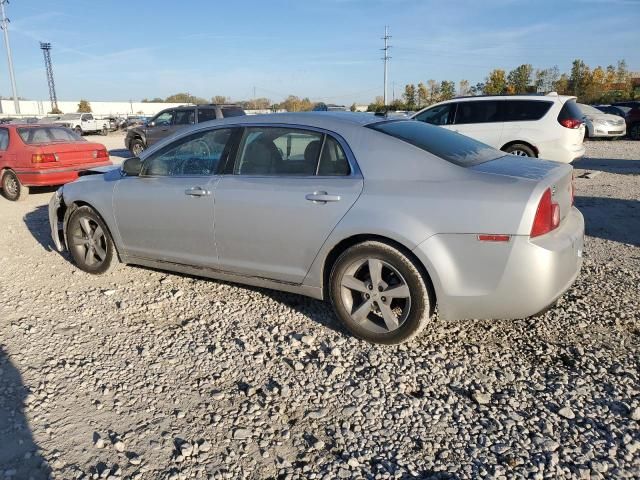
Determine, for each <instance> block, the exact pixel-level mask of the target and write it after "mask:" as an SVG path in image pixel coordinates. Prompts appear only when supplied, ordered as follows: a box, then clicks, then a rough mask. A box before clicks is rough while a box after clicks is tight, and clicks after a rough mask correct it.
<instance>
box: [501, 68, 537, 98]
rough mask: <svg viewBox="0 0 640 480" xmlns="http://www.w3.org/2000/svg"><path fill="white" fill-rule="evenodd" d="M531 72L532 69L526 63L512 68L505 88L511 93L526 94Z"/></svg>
mask: <svg viewBox="0 0 640 480" xmlns="http://www.w3.org/2000/svg"><path fill="white" fill-rule="evenodd" d="M532 72H533V67H532V66H531V65H530V64H528V63H526V64H522V65H520V66H518V67H516V68H514V69H513V70H511V71H510V72H509V75H507V86H508V87H510V90H511V91H512V92H513V93H527V91H528V87H529V85H530V84H531V74H532Z"/></svg>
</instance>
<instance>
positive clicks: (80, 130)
mask: <svg viewBox="0 0 640 480" xmlns="http://www.w3.org/2000/svg"><path fill="white" fill-rule="evenodd" d="M73 131H74V132H76V134H77V135H80V136H82V127H76V128H74V129H73Z"/></svg>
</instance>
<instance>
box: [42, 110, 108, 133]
mask: <svg viewBox="0 0 640 480" xmlns="http://www.w3.org/2000/svg"><path fill="white" fill-rule="evenodd" d="M53 123H54V124H56V125H61V126H63V127H67V128H70V129H71V130H73V131H74V132H76V133H77V134H78V135H82V134H84V133H98V132H99V133H101V134H102V135H108V134H109V127H110V125H109V120H98V119H97V118H93V114H91V113H65V114H64V115H62V116H61V117H60V119H59V120H55V121H54V122H53Z"/></svg>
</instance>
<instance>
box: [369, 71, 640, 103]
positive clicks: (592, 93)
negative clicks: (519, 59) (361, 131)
mask: <svg viewBox="0 0 640 480" xmlns="http://www.w3.org/2000/svg"><path fill="white" fill-rule="evenodd" d="M554 91H555V92H558V93H559V94H560V95H575V96H576V97H578V101H579V102H581V103H611V102H614V101H621V100H631V99H634V98H640V85H638V86H636V85H635V84H634V80H633V78H632V76H631V73H630V72H629V69H628V68H627V64H626V62H625V61H624V60H619V61H618V62H617V63H616V65H608V66H606V67H602V66H600V65H598V66H596V67H595V68H593V69H592V68H591V67H589V65H587V64H586V63H585V62H584V61H583V60H580V59H576V60H574V61H573V63H572V66H571V71H570V72H569V73H560V69H559V68H558V67H557V66H553V67H550V68H542V69H540V68H537V69H534V68H533V66H532V65H531V64H522V65H519V66H518V67H516V68H514V69H513V70H511V71H509V72H506V71H505V70H502V69H499V68H496V69H493V70H491V71H490V72H489V74H488V75H487V76H486V78H485V80H484V82H479V83H476V84H475V85H470V83H469V81H468V80H460V82H459V83H458V88H457V91H456V84H455V83H454V82H452V81H449V80H443V81H441V82H436V81H435V80H428V81H427V82H426V84H425V83H422V82H420V83H418V85H414V84H408V85H405V87H404V92H403V94H402V98H399V99H395V100H394V101H393V102H392V103H391V104H390V105H388V106H385V105H384V104H383V98H382V97H376V100H375V102H373V103H371V104H370V105H369V111H382V110H386V109H392V110H418V109H420V108H423V107H426V106H428V105H431V104H433V103H437V102H442V101H445V100H451V99H452V98H454V97H455V96H467V95H515V94H526V93H548V92H554Z"/></svg>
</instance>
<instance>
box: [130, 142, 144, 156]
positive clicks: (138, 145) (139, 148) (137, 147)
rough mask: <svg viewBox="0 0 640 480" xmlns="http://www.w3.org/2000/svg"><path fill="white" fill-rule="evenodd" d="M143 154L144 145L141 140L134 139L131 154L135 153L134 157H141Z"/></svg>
mask: <svg viewBox="0 0 640 480" xmlns="http://www.w3.org/2000/svg"><path fill="white" fill-rule="evenodd" d="M142 152H144V143H143V142H142V140H140V139H139V138H136V139H134V140H133V141H132V142H131V153H133V155H134V156H136V157H139V156H140V154H141V153H142Z"/></svg>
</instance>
